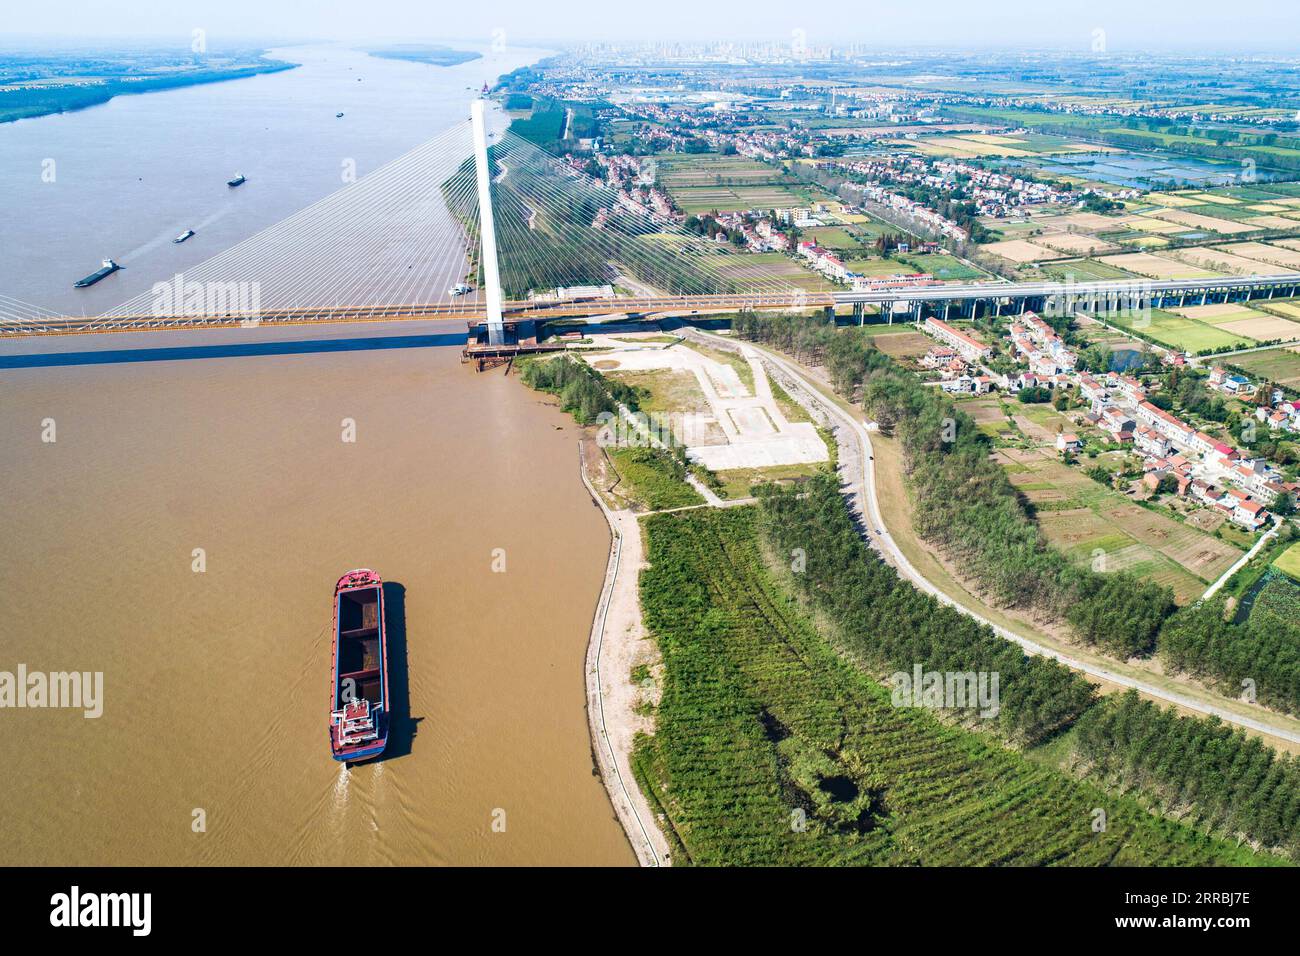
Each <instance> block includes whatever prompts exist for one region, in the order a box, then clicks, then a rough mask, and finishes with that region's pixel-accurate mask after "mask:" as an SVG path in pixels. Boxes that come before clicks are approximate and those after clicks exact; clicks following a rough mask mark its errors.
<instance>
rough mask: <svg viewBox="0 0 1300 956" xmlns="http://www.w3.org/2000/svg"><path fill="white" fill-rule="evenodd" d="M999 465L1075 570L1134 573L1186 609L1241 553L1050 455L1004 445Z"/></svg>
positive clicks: (1048, 537)
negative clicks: (1164, 590) (1098, 564)
mask: <svg viewBox="0 0 1300 956" xmlns="http://www.w3.org/2000/svg"><path fill="white" fill-rule="evenodd" d="M963 407H964V406H963ZM977 420H978V419H977ZM990 424H991V425H994V426H996V425H997V424H998V420H997V419H990ZM1022 430H1024V429H1023V427H1022ZM1049 430H1051V429H1050V428H1049ZM998 460H999V461H1000V462H1001V463H1002V464H1003V466H1004V467H1007V465H1008V464H1011V465H1014V466H1015V467H1014V468H1012V467H1007V471H1008V473H1009V476H1010V478H1011V480H1012V483H1013V484H1015V485H1016V487H1018V488H1019V489H1020V490H1021V492H1023V493H1024V494H1025V496H1026V497H1028V498H1029V500H1030V501H1031V502H1032V503H1033V504H1034V507H1035V508H1036V509H1037V510H1038V522H1039V525H1040V526H1041V527H1042V529H1043V533H1044V534H1045V535H1046V536H1047V539H1048V540H1049V541H1051V542H1052V544H1053V545H1055V546H1056V547H1058V548H1060V549H1061V550H1062V551H1064V552H1065V553H1066V554H1067V555H1069V556H1070V557H1071V558H1072V559H1074V560H1075V561H1076V562H1077V563H1078V564H1080V565H1093V564H1094V562H1097V561H1098V560H1100V562H1101V563H1102V566H1103V567H1104V569H1105V570H1106V571H1120V570H1129V571H1133V572H1134V573H1136V574H1140V575H1142V576H1143V577H1146V578H1149V579H1151V580H1153V581H1156V582H1158V583H1160V584H1163V585H1165V586H1167V587H1169V588H1171V589H1172V590H1173V592H1174V596H1175V598H1176V599H1177V600H1178V602H1179V603H1180V604H1186V603H1187V602H1189V601H1192V600H1195V599H1196V598H1198V597H1200V595H1201V593H1202V592H1204V590H1205V585H1206V584H1208V583H1209V582H1211V581H1213V580H1214V579H1215V578H1217V577H1218V576H1219V575H1220V574H1222V573H1223V572H1224V571H1226V570H1227V569H1228V568H1230V567H1231V566H1232V564H1233V562H1234V561H1236V560H1237V558H1239V557H1240V556H1241V552H1240V551H1239V550H1237V549H1236V548H1234V547H1232V546H1231V545H1229V544H1227V543H1226V542H1224V541H1220V540H1219V539H1217V538H1214V537H1211V536H1210V535H1208V534H1204V533H1202V532H1200V531H1198V530H1196V529H1195V528H1193V527H1190V526H1188V525H1185V524H1181V523H1180V522H1178V521H1176V520H1175V519H1173V518H1172V517H1168V516H1166V515H1163V514H1161V513H1159V512H1156V511H1152V510H1149V509H1147V508H1143V507H1142V506H1141V505H1138V504H1135V503H1134V502H1132V501H1129V500H1128V499H1127V498H1125V497H1124V496H1123V495H1121V494H1119V493H1118V492H1116V491H1113V490H1112V489H1110V488H1107V487H1106V486H1105V485H1102V484H1100V483H1098V482H1096V481H1094V480H1093V479H1091V478H1089V477H1088V476H1087V475H1085V474H1084V473H1083V472H1082V470H1080V469H1079V468H1078V467H1076V466H1070V465H1066V464H1064V463H1063V462H1061V461H1059V460H1057V459H1056V457H1055V455H1053V454H1052V453H1051V451H1050V450H1045V449H1034V450H1023V449H1014V448H1006V449H1002V450H1001V451H999V452H998Z"/></svg>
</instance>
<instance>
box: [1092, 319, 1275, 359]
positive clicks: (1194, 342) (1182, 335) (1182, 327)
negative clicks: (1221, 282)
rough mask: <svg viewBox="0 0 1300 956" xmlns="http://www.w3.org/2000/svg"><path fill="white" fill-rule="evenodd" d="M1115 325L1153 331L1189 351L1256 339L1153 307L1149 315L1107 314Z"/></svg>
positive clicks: (1162, 339)
mask: <svg viewBox="0 0 1300 956" xmlns="http://www.w3.org/2000/svg"><path fill="white" fill-rule="evenodd" d="M1107 321H1108V322H1110V323H1111V324H1112V325H1117V326H1120V327H1121V328H1126V329H1133V330H1134V331H1136V332H1141V333H1142V334H1144V335H1149V336H1151V337H1152V338H1153V339H1155V340H1156V341H1158V342H1160V343H1161V344H1163V345H1167V346H1169V347H1170V348H1176V349H1182V350H1184V351H1188V352H1199V351H1200V350H1201V349H1217V348H1220V347H1222V346H1231V347H1233V348H1247V347H1249V346H1250V345H1251V344H1252V343H1253V342H1254V341H1255V340H1254V339H1248V338H1244V337H1243V336H1240V335H1233V334H1232V333H1231V332H1226V331H1224V330H1223V329H1220V328H1217V327H1216V326H1214V325H1211V324H1208V323H1205V322H1198V321H1197V320H1195V319H1189V318H1187V317H1185V316H1181V315H1176V314H1174V313H1173V312H1165V311H1163V310H1161V309H1152V310H1151V313H1150V315H1149V316H1144V315H1137V316H1130V315H1117V316H1111V317H1108V318H1107Z"/></svg>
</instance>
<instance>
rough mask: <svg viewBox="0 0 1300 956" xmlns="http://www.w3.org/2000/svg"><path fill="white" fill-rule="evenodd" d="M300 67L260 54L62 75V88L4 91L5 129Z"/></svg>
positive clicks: (0, 112) (1, 114)
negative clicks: (119, 100) (120, 99)
mask: <svg viewBox="0 0 1300 956" xmlns="http://www.w3.org/2000/svg"><path fill="white" fill-rule="evenodd" d="M297 65H298V64H296V63H285V62H283V61H280V60H267V59H263V58H262V57H261V55H260V53H256V54H254V53H247V54H240V55H238V56H232V57H231V58H229V62H223V61H222V60H221V59H220V58H208V59H202V58H197V57H196V58H193V59H190V58H185V59H183V60H182V61H181V62H179V63H175V62H171V61H170V60H167V61H164V62H159V63H158V64H156V65H154V66H153V67H150V68H148V69H149V70H150V71H149V72H145V73H141V72H139V69H140V67H139V66H138V65H137V64H135V63H132V64H131V65H130V66H129V67H128V66H126V65H124V64H121V63H109V64H99V65H98V66H99V68H100V70H101V71H102V72H100V73H99V74H97V75H93V76H81V75H77V74H76V73H73V74H71V75H69V74H67V73H64V72H62V71H60V73H59V75H58V76H59V79H60V80H61V81H62V82H60V83H59V84H58V85H54V84H50V85H32V86H25V85H22V84H14V85H9V86H7V87H6V88H5V89H2V90H0V123H8V122H12V121H13V120H19V119H27V118H29V117H33V116H44V115H46V114H48V113H67V112H70V111H72V110H80V109H85V108H86V107H88V106H97V105H99V104H100V103H107V102H108V101H109V100H111V99H112V98H113V97H115V96H121V95H124V94H128V93H152V92H156V91H158V90H172V89H177V88H179V87H182V86H195V85H197V84H200V83H217V82H221V81H223V80H239V79H243V78H244V77H248V76H256V75H257V74H259V73H278V72H280V71H281V70H292V69H293V68H294V67H296V66H297Z"/></svg>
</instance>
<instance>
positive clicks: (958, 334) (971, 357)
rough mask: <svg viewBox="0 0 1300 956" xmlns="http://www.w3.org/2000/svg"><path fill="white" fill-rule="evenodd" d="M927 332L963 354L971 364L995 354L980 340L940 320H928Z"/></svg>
mask: <svg viewBox="0 0 1300 956" xmlns="http://www.w3.org/2000/svg"><path fill="white" fill-rule="evenodd" d="M925 331H926V332H928V333H930V334H931V335H933V336H934V337H935V338H936V339H938V340H939V341H941V342H946V343H947V344H949V345H951V346H952V347H953V348H955V349H956V350H957V351H958V352H960V353H961V355H962V357H964V358H965V359H967V360H968V361H971V362H974V361H978V360H979V359H982V358H987V357H988V356H989V355H991V354H992V352H993V349H992V348H990V347H989V346H987V345H985V344H984V343H983V342H981V341H980V340H979V339H977V338H975V337H974V336H971V335H968V334H966V333H965V332H963V331H962V330H961V329H958V328H954V327H953V326H951V325H949V324H948V323H947V322H942V321H940V320H939V319H935V318H928V319H926V320H925Z"/></svg>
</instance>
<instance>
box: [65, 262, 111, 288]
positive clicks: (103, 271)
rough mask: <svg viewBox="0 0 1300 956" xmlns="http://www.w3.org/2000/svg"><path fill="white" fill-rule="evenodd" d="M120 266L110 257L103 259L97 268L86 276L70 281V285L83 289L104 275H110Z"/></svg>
mask: <svg viewBox="0 0 1300 956" xmlns="http://www.w3.org/2000/svg"><path fill="white" fill-rule="evenodd" d="M120 268H122V267H121V266H119V265H118V264H117V263H116V262H114V261H113V260H112V259H105V260H104V261H103V263H102V264H101V265H100V267H99V268H98V269H96V270H95V271H94V272H92V273H91V274H90V275H88V276H86V278H84V279H78V280H77V281H76V282H74V283H72V285H73V287H74V288H77V289H84V288H86V287H87V286H92V285H94V284H95V283H96V282H98V281H99V280H100V279H103V278H104V277H105V276H111V275H112V274H113V273H114V272H116V271H117V270H118V269H120Z"/></svg>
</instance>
